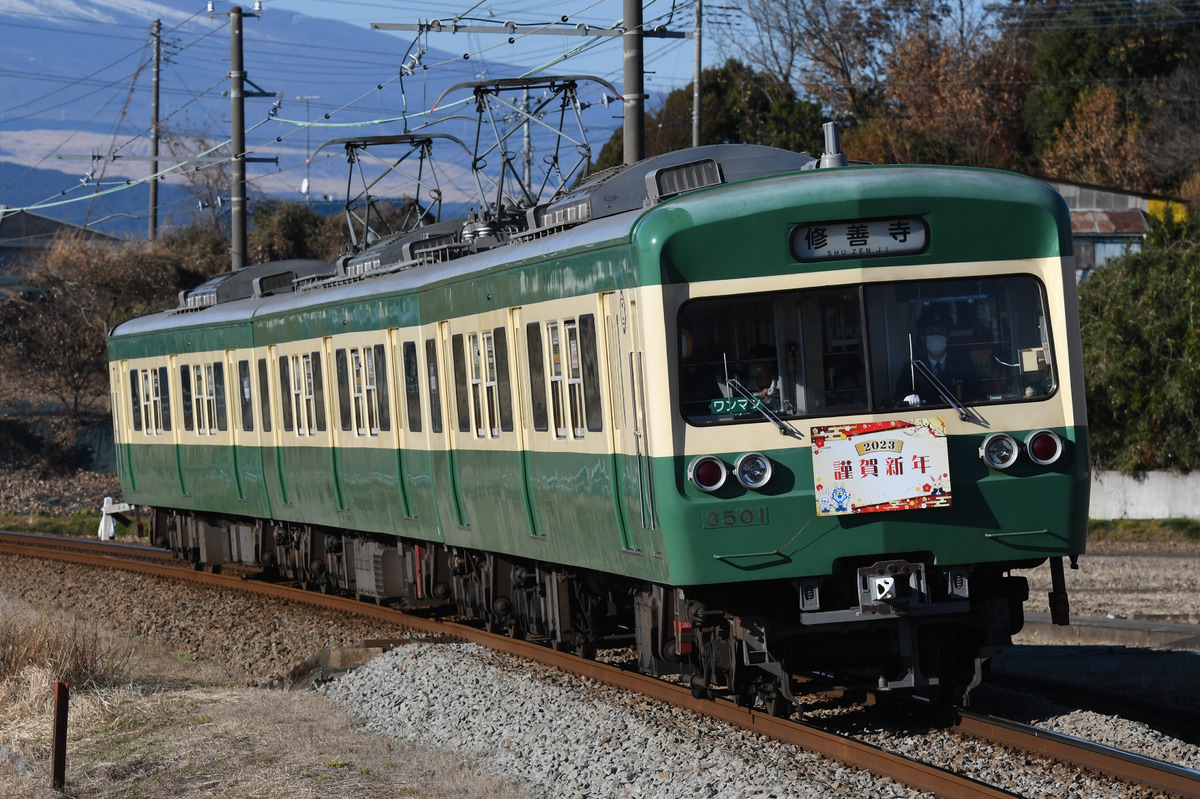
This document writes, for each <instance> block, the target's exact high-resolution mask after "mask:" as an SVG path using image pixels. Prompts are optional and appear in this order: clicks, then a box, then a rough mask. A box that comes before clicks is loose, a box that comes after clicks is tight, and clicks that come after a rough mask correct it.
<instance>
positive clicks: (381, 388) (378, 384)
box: [375, 344, 392, 433]
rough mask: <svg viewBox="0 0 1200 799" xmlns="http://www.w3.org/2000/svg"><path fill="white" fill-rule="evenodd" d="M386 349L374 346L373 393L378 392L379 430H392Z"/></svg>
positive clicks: (378, 345)
mask: <svg viewBox="0 0 1200 799" xmlns="http://www.w3.org/2000/svg"><path fill="white" fill-rule="evenodd" d="M387 376H388V369H387V347H385V346H384V345H382V344H376V345H375V391H376V392H378V409H379V429H380V430H382V431H383V432H385V433H386V432H388V431H389V430H391V429H392V407H391V394H390V393H389V392H388V378H387Z"/></svg>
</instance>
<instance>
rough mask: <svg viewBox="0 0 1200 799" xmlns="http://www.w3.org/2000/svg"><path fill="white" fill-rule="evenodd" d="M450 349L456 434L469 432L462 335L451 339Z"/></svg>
mask: <svg viewBox="0 0 1200 799" xmlns="http://www.w3.org/2000/svg"><path fill="white" fill-rule="evenodd" d="M450 348H451V350H452V352H453V356H454V399H455V403H456V408H455V410H457V411H458V432H460V433H469V432H471V404H470V401H469V400H468V399H467V353H466V350H465V349H464V348H463V337H462V333H458V334H456V335H454V336H452V337H451V339H450Z"/></svg>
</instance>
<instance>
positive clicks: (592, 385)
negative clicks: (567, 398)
mask: <svg viewBox="0 0 1200 799" xmlns="http://www.w3.org/2000/svg"><path fill="white" fill-rule="evenodd" d="M579 346H580V349H581V353H580V357H581V360H582V362H583V404H584V410H585V413H586V416H587V429H588V431H589V432H592V433H599V432H601V431H602V430H603V429H604V413H603V411H602V410H601V405H600V362H599V356H598V355H597V352H596V317H595V316H593V315H592V314H584V315H583V316H581V317H579Z"/></svg>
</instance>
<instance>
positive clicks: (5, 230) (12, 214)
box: [0, 205, 121, 275]
mask: <svg viewBox="0 0 1200 799" xmlns="http://www.w3.org/2000/svg"><path fill="white" fill-rule="evenodd" d="M72 234H73V235H79V236H82V237H84V238H85V239H87V240H89V241H107V242H111V243H113V244H118V243H120V241H121V240H120V239H118V238H116V237H114V236H109V235H108V234H106V233H99V232H97V231H94V230H88V229H87V228H83V227H80V226H79V225H72V224H71V223H70V222H63V221H62V220H61V219H51V218H50V217H47V216H42V215H40V214H34V213H30V212H29V211H21V210H16V209H9V208H6V207H5V206H3V205H0V274H7V275H12V274H21V273H23V272H25V271H26V270H27V269H28V268H29V266H28V265H29V264H31V263H32V262H33V259H34V258H36V257H37V254H38V253H39V252H41V251H42V250H44V249H46V248H47V247H49V246H50V245H51V244H53V243H54V240H55V239H56V238H58V237H59V236H64V235H72Z"/></svg>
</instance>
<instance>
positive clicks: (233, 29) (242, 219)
mask: <svg viewBox="0 0 1200 799" xmlns="http://www.w3.org/2000/svg"><path fill="white" fill-rule="evenodd" d="M245 79H246V72H245V70H244V69H243V68H242V7H241V6H234V7H233V8H231V9H229V107H230V111H229V114H230V118H231V123H230V124H231V125H232V128H233V130H232V134H233V136H232V147H233V161H232V163H231V164H230V167H231V168H232V171H233V178H232V180H231V182H230V186H231V191H230V195H229V213H230V222H229V245H230V255H231V256H232V265H231V267H230V269H231V270H232V271H234V272H236V271H237V270H239V269H241V268H242V267H243V266H245V265H246V98H245V97H244V96H243V92H244V91H245Z"/></svg>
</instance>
